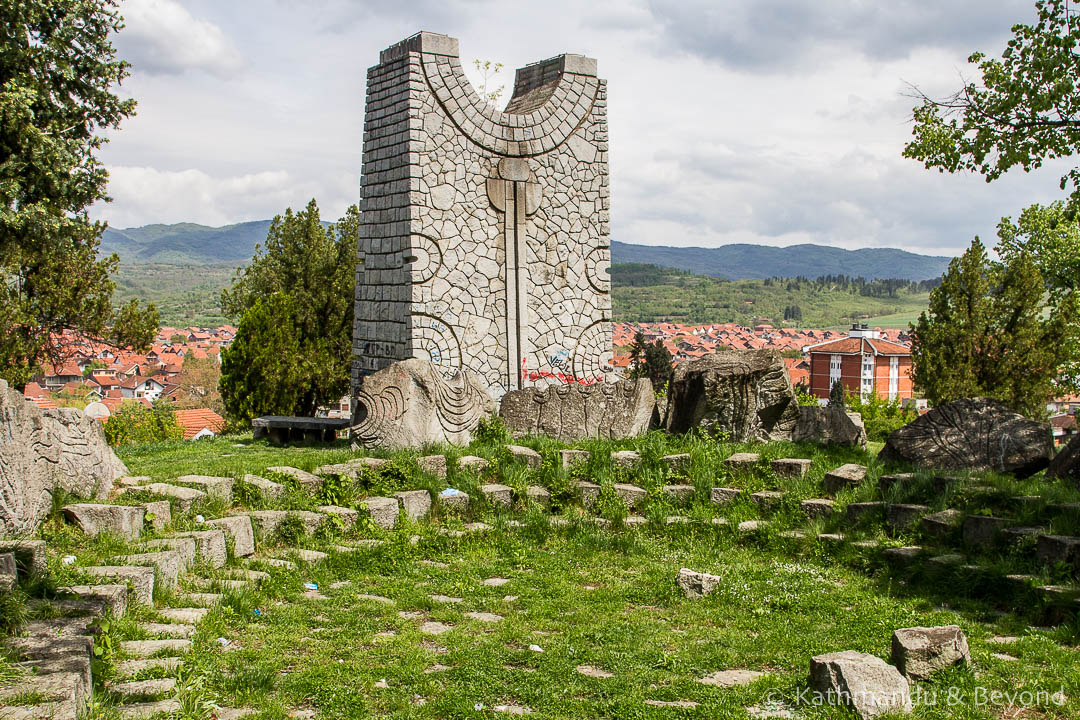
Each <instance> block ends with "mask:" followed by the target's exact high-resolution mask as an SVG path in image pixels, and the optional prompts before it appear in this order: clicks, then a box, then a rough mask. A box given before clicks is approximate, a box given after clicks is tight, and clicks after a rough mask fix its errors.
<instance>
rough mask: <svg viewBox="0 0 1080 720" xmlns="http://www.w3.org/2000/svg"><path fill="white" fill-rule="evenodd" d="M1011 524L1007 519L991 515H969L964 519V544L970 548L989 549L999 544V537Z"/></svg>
mask: <svg viewBox="0 0 1080 720" xmlns="http://www.w3.org/2000/svg"><path fill="white" fill-rule="evenodd" d="M1008 524H1009V521H1008V520H1006V519H1005V518H999V517H991V516H989V515H968V516H967V517H965V518H964V525H963V535H964V544H965V545H967V546H968V547H970V548H978V549H982V550H985V549H989V548H991V547H993V546H994V544H995V543H996V542H997V539H998V535H999V534H1000V533H1001V531H1002V530H1003V529H1004V528H1005V526H1006V525H1008Z"/></svg>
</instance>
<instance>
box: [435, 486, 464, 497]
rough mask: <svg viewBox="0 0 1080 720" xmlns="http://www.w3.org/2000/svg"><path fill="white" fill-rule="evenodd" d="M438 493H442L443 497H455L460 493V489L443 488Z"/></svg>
mask: <svg viewBox="0 0 1080 720" xmlns="http://www.w3.org/2000/svg"><path fill="white" fill-rule="evenodd" d="M439 494H440V495H442V496H443V497H457V496H458V495H460V494H461V491H460V490H458V489H457V488H446V489H445V490H443V491H442V492H441V493H439Z"/></svg>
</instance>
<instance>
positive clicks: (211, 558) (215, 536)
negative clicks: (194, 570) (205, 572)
mask: <svg viewBox="0 0 1080 720" xmlns="http://www.w3.org/2000/svg"><path fill="white" fill-rule="evenodd" d="M176 537H187V538H192V539H194V540H195V551H196V553H197V557H198V558H199V560H201V561H202V562H205V563H207V564H209V565H210V567H216V568H219V567H222V566H223V565H224V564H225V561H226V559H227V551H226V544H225V531H223V530H218V529H216V528H215V529H213V530H191V531H189V532H182V533H177V534H176Z"/></svg>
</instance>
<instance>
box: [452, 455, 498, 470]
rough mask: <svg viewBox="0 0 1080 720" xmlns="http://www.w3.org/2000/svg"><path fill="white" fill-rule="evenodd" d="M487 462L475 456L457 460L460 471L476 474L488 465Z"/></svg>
mask: <svg viewBox="0 0 1080 720" xmlns="http://www.w3.org/2000/svg"><path fill="white" fill-rule="evenodd" d="M490 464H491V463H489V462H488V461H487V460H485V459H484V458H482V457H476V456H475V455H464V456H462V457H459V458H458V467H459V468H461V469H462V470H472V471H473V472H476V473H482V472H484V470H486V469H487V467H488V465H490Z"/></svg>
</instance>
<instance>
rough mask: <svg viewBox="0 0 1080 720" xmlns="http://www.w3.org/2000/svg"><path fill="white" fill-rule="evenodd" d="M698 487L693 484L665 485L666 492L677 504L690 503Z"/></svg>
mask: <svg viewBox="0 0 1080 720" xmlns="http://www.w3.org/2000/svg"><path fill="white" fill-rule="evenodd" d="M696 492H697V489H696V488H695V487H694V486H693V485H665V486H664V494H665V495H667V496H668V497H669V498H671V501H672V502H673V503H675V504H676V505H689V504H690V502H691V501H692V500H693V499H694V493H696Z"/></svg>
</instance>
